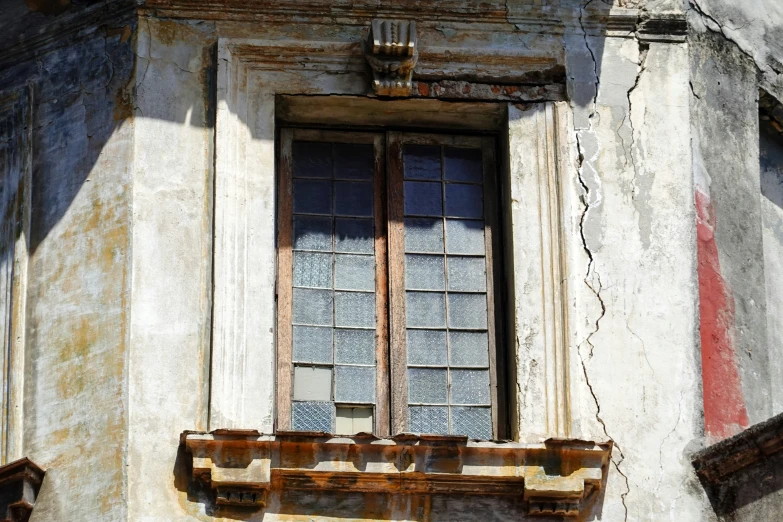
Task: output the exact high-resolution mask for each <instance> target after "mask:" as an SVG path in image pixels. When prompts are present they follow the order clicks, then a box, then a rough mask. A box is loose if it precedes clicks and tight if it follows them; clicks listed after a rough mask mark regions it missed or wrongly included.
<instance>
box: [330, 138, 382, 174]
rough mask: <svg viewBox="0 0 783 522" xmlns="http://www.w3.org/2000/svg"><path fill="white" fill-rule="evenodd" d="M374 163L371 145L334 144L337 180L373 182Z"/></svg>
mask: <svg viewBox="0 0 783 522" xmlns="http://www.w3.org/2000/svg"><path fill="white" fill-rule="evenodd" d="M373 163H374V158H373V149H372V145H370V144H364V143H335V144H334V177H335V178H337V179H365V180H371V179H372V177H373Z"/></svg>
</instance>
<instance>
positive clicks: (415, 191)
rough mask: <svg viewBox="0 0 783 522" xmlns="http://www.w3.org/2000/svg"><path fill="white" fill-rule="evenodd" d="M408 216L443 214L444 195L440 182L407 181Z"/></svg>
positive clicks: (406, 207) (406, 208) (406, 211)
mask: <svg viewBox="0 0 783 522" xmlns="http://www.w3.org/2000/svg"><path fill="white" fill-rule="evenodd" d="M405 215H406V216H441V215H443V195H442V193H441V184H440V183H430V182H421V181H406V182H405Z"/></svg>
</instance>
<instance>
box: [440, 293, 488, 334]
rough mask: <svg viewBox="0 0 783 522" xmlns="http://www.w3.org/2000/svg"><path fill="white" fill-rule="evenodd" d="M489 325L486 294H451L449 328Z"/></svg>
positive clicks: (477, 328) (478, 328)
mask: <svg viewBox="0 0 783 522" xmlns="http://www.w3.org/2000/svg"><path fill="white" fill-rule="evenodd" d="M486 327H487V296H486V294H451V293H450V294H449V328H469V329H475V330H481V329H484V328H486Z"/></svg>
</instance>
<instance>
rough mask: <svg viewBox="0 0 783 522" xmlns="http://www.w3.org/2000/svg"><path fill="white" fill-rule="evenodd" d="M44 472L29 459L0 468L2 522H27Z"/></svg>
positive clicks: (0, 521) (0, 513) (0, 519)
mask: <svg viewBox="0 0 783 522" xmlns="http://www.w3.org/2000/svg"><path fill="white" fill-rule="evenodd" d="M43 476H44V470H42V469H41V468H40V467H38V466H37V465H36V464H35V463H34V462H33V461H31V460H30V459H28V458H26V457H25V458H22V459H19V460H17V461H14V462H11V463H10V464H6V465H5V466H2V467H0V517H2V518H0V522H27V521H28V520H29V519H30V514H31V513H32V512H33V506H34V505H35V499H36V497H37V496H38V490H39V489H40V488H41V482H42V481H43Z"/></svg>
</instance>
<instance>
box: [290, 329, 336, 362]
mask: <svg viewBox="0 0 783 522" xmlns="http://www.w3.org/2000/svg"><path fill="white" fill-rule="evenodd" d="M294 361H297V362H309V363H325V364H331V363H332V329H331V328H320V327H317V326H294Z"/></svg>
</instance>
